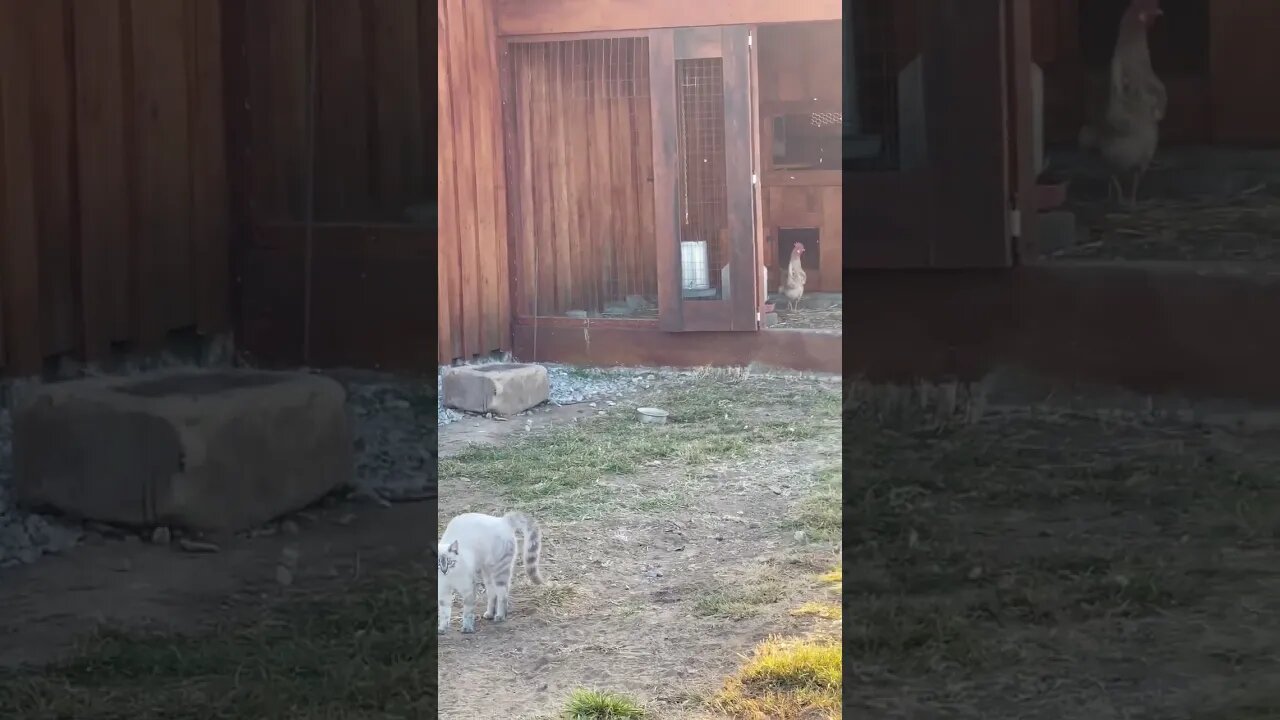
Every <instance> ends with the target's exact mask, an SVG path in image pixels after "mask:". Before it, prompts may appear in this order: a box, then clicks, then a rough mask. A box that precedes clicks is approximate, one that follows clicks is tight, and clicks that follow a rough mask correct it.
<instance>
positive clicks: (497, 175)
mask: <svg viewBox="0 0 1280 720" xmlns="http://www.w3.org/2000/svg"><path fill="white" fill-rule="evenodd" d="M481 12H483V14H484V18H483V27H484V28H485V31H486V32H485V48H486V61H485V65H486V66H487V68H488V70H489V72H490V73H491V75H490V82H491V83H492V87H491V88H490V89H488V90H487V93H486V96H485V97H486V101H487V102H489V103H491V104H492V108H493V115H492V117H493V121H492V122H491V123H490V131H491V133H492V135H493V143H494V146H493V147H494V154H493V157H494V167H493V178H494V182H493V183H492V186H493V190H492V191H491V194H490V197H491V198H492V201H493V217H494V218H495V219H496V223H495V227H494V241H495V247H494V256H495V257H496V258H497V263H496V265H495V272H496V277H495V282H494V294H495V298H494V301H495V302H494V304H493V305H492V308H493V310H492V313H493V319H494V323H495V325H496V327H497V338H496V340H497V344H496V345H494V346H493V349H494V350H510V349H511V283H510V278H509V277H508V274H509V272H510V258H509V254H510V248H511V237H510V227H509V223H508V220H507V218H508V214H507V183H508V179H507V172H506V168H507V165H506V151H507V147H506V139H505V137H506V136H505V133H504V132H503V109H504V105H503V95H502V82H501V67H500V65H499V62H500V59H501V58H500V54H501V48H500V46H499V43H498V37H497V34H496V32H495V29H494V28H495V25H494V23H495V22H496V19H495V18H494V15H493V3H492V2H486V3H484V4H483V8H482V11H481Z"/></svg>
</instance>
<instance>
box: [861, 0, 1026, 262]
mask: <svg viewBox="0 0 1280 720" xmlns="http://www.w3.org/2000/svg"><path fill="white" fill-rule="evenodd" d="M1024 1H1025V0H928V2H922V3H920V4H919V6H918V9H919V12H918V16H917V29H918V31H919V33H920V43H919V46H920V47H921V49H922V50H921V52H922V55H921V57H922V58H923V67H922V72H923V74H924V95H925V97H924V105H925V107H926V109H927V110H926V112H927V113H928V115H927V119H926V147H927V156H928V160H929V164H928V166H927V167H924V168H921V169H916V170H908V171H873V172H856V173H854V172H850V173H848V174H846V176H845V203H846V207H845V213H846V215H847V216H848V218H847V222H846V225H847V226H848V228H849V229H848V231H847V232H846V235H845V238H846V241H845V252H844V266H845V268H846V269H857V270H865V269H895V268H897V269H906V268H912V269H918V268H947V269H961V268H967V269H993V268H1008V267H1011V266H1012V265H1013V259H1014V253H1013V249H1012V247H1013V241H1012V235H1013V232H1012V231H1013V230H1014V229H1015V228H1013V227H1011V212H1010V210H1011V209H1012V208H1011V206H1010V198H1011V196H1012V192H1011V190H1012V186H1013V179H1012V173H1011V169H1010V162H1009V158H1010V155H1011V153H1012V152H1013V149H1012V146H1013V144H1012V143H1011V142H1010V134H1011V132H1013V129H1011V128H1010V127H1009V126H1010V119H1009V107H1010V97H1009V93H1008V90H1009V82H1008V77H1009V72H1010V70H1009V68H1010V62H1009V49H1008V46H1007V41H1008V35H1007V32H1008V27H1009V17H1010V12H1011V10H1010V8H1011V3H1016V2H1024Z"/></svg>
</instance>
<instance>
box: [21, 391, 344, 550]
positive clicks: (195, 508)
mask: <svg viewBox="0 0 1280 720" xmlns="http://www.w3.org/2000/svg"><path fill="white" fill-rule="evenodd" d="M13 449H14V495H15V496H16V498H17V499H18V501H19V502H22V503H23V504H25V505H28V506H31V507H51V508H55V509H57V510H60V511H62V512H64V513H68V514H70V515H73V516H77V517H81V518H86V519H91V520H98V521H103V522H112V523H122V524H129V525H175V526H179V527H188V528H193V529H199V530H231V531H234V530H242V529H246V528H249V527H253V526H256V525H259V524H261V523H263V522H266V521H268V520H270V519H272V518H274V517H277V516H279V515H282V514H284V513H287V512H290V511H294V510H297V509H299V508H302V507H304V506H306V505H308V504H310V503H311V502H314V501H315V500H318V499H320V498H321V497H323V496H324V495H325V494H327V493H328V492H330V491H332V490H334V489H336V488H337V487H339V486H341V485H344V484H348V483H350V482H351V480H352V477H353V473H354V466H355V458H354V447H353V443H352V436H351V427H350V424H349V422H348V419H347V413H346V391H345V390H344V389H343V387H342V386H341V385H340V384H338V383H337V382H335V381H334V380H332V379H330V378H326V377H322V376H318V375H309V374H303V373H276V372H258V371H239V370H170V371H161V372H154V373H148V374H146V375H143V376H135V377H100V378H91V379H87V380H77V381H73V382H66V383H56V384H50V385H38V386H32V387H28V388H25V389H24V391H23V392H22V393H20V394H19V395H17V396H16V397H15V398H14V408H13Z"/></svg>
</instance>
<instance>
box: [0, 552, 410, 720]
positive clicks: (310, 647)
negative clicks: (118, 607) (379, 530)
mask: <svg viewBox="0 0 1280 720" xmlns="http://www.w3.org/2000/svg"><path fill="white" fill-rule="evenodd" d="M428 584H429V583H428V581H427V579H426V578H425V577H423V576H420V575H416V574H394V575H393V574H386V575H383V576H380V577H375V578H371V579H368V580H366V581H363V582H362V583H360V584H358V585H350V586H345V587H342V588H341V589H340V590H338V591H335V592H330V593H325V594H316V595H305V596H298V597H295V598H293V599H288V600H284V601H282V603H283V604H282V605H281V606H279V607H277V608H273V609H268V610H265V611H264V613H263V616H262V617H261V619H259V620H257V621H254V622H250V623H247V624H243V625H231V626H225V627H219V628H216V629H215V630H213V631H211V632H208V633H205V634H200V635H190V636H188V635H176V634H169V633H160V632H150V633H149V632H125V631H116V630H106V629H104V630H102V631H100V632H99V633H98V634H96V635H95V636H94V637H92V638H90V639H88V640H87V641H86V642H85V644H84V647H83V648H82V649H81V650H80V652H78V653H77V654H76V656H75V657H74V658H73V659H71V660H69V661H67V662H62V663H58V664H55V665H50V666H47V667H42V668H28V669H20V670H3V671H0V717H12V718H19V717H20V718H26V719H28V720H39V719H41V718H50V719H54V718H90V717H92V718H104V719H105V718H129V719H130V720H148V719H154V720H169V719H171V718H178V717H181V718H190V719H191V720H224V719H225V720H231V719H233V718H297V719H300V720H310V719H314V720H320V719H321V718H323V719H325V720H345V719H347V718H351V719H353V720H354V719H355V718H362V719H363V718H388V719H390V718H405V717H431V716H433V714H434V710H435V707H436V702H435V692H436V688H435V684H436V677H435V670H434V665H435V664H434V663H433V662H431V658H433V657H434V654H435V650H436V632H435V627H434V625H435V618H434V610H433V609H432V607H431V604H430V603H429V602H428V603H424V602H423V599H424V598H426V597H428V595H429V593H428V587H427V586H428Z"/></svg>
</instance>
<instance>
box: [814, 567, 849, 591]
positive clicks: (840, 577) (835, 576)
mask: <svg viewBox="0 0 1280 720" xmlns="http://www.w3.org/2000/svg"><path fill="white" fill-rule="evenodd" d="M818 581H819V582H821V583H822V584H824V585H829V586H833V587H834V588H835V589H837V590H839V589H841V588H843V586H844V568H836V569H835V570H831V571H829V572H825V573H822V574H821V575H819V576H818Z"/></svg>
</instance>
